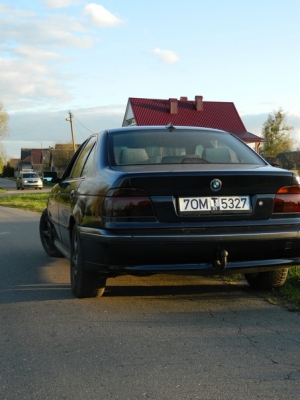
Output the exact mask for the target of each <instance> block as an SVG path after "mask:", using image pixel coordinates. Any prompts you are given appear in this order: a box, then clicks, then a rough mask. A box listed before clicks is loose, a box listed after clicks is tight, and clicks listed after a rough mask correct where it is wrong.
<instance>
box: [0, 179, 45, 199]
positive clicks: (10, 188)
mask: <svg viewBox="0 0 300 400" xmlns="http://www.w3.org/2000/svg"><path fill="white" fill-rule="evenodd" d="M0 188H2V189H5V190H7V193H0V196H5V195H11V194H17V193H19V194H22V193H28V192H39V193H43V192H49V191H50V190H51V187H50V186H44V187H43V189H42V190H36V189H25V190H17V187H16V182H15V181H12V180H10V179H6V178H0Z"/></svg>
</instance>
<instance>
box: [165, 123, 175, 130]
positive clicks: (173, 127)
mask: <svg viewBox="0 0 300 400" xmlns="http://www.w3.org/2000/svg"><path fill="white" fill-rule="evenodd" d="M166 129H170V130H172V129H175V126H174V125H173V124H172V122H169V123H168V125H166Z"/></svg>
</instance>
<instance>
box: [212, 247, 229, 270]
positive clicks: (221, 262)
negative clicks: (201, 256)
mask: <svg viewBox="0 0 300 400" xmlns="http://www.w3.org/2000/svg"><path fill="white" fill-rule="evenodd" d="M227 257H228V252H227V251H226V250H219V251H218V252H217V255H216V259H215V260H213V262H212V265H213V268H216V269H219V270H224V269H225V268H226V266H227Z"/></svg>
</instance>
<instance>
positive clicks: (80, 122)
mask: <svg viewBox="0 0 300 400" xmlns="http://www.w3.org/2000/svg"><path fill="white" fill-rule="evenodd" d="M73 117H74V118H75V119H76V121H78V122H79V123H80V125H82V126H83V127H84V128H85V129H86V130H87V131H89V132H91V133H94V132H93V131H91V130H90V129H89V128H87V127H86V126H84V125H83V123H82V122H80V121H79V119H77V118H76V117H75V116H74V115H73Z"/></svg>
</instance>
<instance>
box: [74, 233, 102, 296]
mask: <svg viewBox="0 0 300 400" xmlns="http://www.w3.org/2000/svg"><path fill="white" fill-rule="evenodd" d="M70 275H71V289H72V292H73V293H74V295H75V296H76V297H78V298H83V297H97V296H102V294H103V293H104V290H105V285H106V278H103V277H102V276H99V275H97V274H94V273H91V272H88V271H86V270H85V269H84V265H83V255H82V250H81V244H80V237H79V234H78V232H77V228H76V225H75V226H74V229H73V234H72V246H71V261H70Z"/></svg>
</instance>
